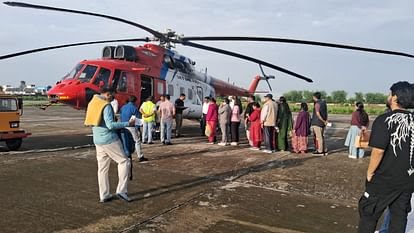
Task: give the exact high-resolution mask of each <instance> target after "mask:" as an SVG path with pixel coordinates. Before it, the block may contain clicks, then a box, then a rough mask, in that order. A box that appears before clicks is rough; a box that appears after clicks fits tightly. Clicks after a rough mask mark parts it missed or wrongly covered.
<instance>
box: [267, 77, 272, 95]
mask: <svg viewBox="0 0 414 233" xmlns="http://www.w3.org/2000/svg"><path fill="white" fill-rule="evenodd" d="M266 82H267V85H268V86H269V90H270V91H271V92H272V91H273V90H272V86H271V85H270V82H269V79H266Z"/></svg>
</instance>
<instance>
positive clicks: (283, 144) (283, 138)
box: [277, 96, 293, 151]
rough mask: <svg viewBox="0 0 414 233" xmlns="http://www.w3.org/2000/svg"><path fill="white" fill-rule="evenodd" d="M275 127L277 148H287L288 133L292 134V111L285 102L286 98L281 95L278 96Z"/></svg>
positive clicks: (282, 149) (283, 149)
mask: <svg viewBox="0 0 414 233" xmlns="http://www.w3.org/2000/svg"><path fill="white" fill-rule="evenodd" d="M277 118H278V120H277V127H278V128H279V133H278V135H277V148H278V149H279V150H280V151H285V150H288V149H289V145H288V135H291V134H292V125H293V124H292V112H291V111H290V108H289V105H288V104H287V102H286V98H285V97H283V96H281V97H280V98H279V108H278V113H277Z"/></svg>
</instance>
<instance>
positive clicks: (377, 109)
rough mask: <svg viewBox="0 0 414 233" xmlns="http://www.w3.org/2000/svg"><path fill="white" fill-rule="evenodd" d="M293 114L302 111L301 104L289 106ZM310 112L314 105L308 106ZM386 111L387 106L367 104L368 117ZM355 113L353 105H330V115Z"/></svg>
mask: <svg viewBox="0 0 414 233" xmlns="http://www.w3.org/2000/svg"><path fill="white" fill-rule="evenodd" d="M289 106H290V109H291V110H292V112H298V111H299V110H300V103H296V104H289ZM308 107H309V111H312V108H313V104H308ZM385 109H386V106H385V104H366V105H365V111H366V112H367V113H368V115H379V114H381V113H383V112H384V111H385ZM354 111H355V107H354V105H351V104H328V113H329V114H351V113H352V112H354Z"/></svg>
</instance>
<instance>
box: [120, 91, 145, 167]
mask: <svg viewBox="0 0 414 233" xmlns="http://www.w3.org/2000/svg"><path fill="white" fill-rule="evenodd" d="M136 102H137V97H135V96H134V95H131V96H130V97H129V98H128V103H127V104H125V105H124V106H122V108H121V110H120V118H121V122H127V121H129V120H130V119H134V120H136V121H137V120H138V117H139V115H140V114H139V111H138V108H137V106H136V105H135V103H136ZM125 128H126V129H127V130H128V131H129V132H130V133H131V136H132V138H133V140H134V142H135V152H136V153H137V157H138V160H139V161H140V162H144V161H148V159H147V158H145V157H144V154H143V153H142V150H141V133H140V131H139V130H138V129H137V128H136V127H135V125H134V126H129V127H125Z"/></svg>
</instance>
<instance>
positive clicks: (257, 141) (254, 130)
mask: <svg viewBox="0 0 414 233" xmlns="http://www.w3.org/2000/svg"><path fill="white" fill-rule="evenodd" d="M249 121H250V140H252V142H253V147H251V149H252V150H260V145H261V142H262V126H261V124H260V104H258V103H257V102H255V103H254V104H253V112H252V113H251V114H250V115H249Z"/></svg>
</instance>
